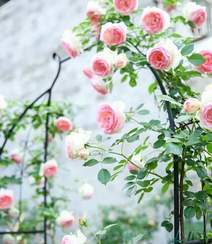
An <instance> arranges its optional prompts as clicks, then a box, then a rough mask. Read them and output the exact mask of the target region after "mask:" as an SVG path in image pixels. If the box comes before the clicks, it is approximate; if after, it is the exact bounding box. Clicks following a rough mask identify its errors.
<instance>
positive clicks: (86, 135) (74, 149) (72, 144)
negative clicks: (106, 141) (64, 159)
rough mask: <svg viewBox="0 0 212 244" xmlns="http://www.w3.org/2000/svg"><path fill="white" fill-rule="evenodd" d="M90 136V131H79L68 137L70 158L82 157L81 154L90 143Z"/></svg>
mask: <svg viewBox="0 0 212 244" xmlns="http://www.w3.org/2000/svg"><path fill="white" fill-rule="evenodd" d="M90 134H91V132H90V131H84V130H82V129H79V132H71V134H70V135H68V136H67V137H66V153H67V156H68V157H69V158H71V159H75V158H79V157H80V152H81V151H82V150H83V149H85V144H86V143H87V142H88V141H89V139H90Z"/></svg>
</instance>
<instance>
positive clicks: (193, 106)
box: [184, 98, 200, 114]
mask: <svg viewBox="0 0 212 244" xmlns="http://www.w3.org/2000/svg"><path fill="white" fill-rule="evenodd" d="M184 109H185V111H186V112H187V113H189V114H193V113H196V112H197V111H198V110H199V109H200V102H199V101H198V100H197V99H195V98H190V99H188V100H186V101H185V103H184Z"/></svg>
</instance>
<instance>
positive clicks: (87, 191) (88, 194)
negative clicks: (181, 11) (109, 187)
mask: <svg viewBox="0 0 212 244" xmlns="http://www.w3.org/2000/svg"><path fill="white" fill-rule="evenodd" d="M79 193H80V194H81V196H82V197H83V199H85V200H88V199H91V198H92V196H93V194H94V188H93V186H92V185H90V184H89V183H84V184H83V185H82V186H81V187H80V188H79Z"/></svg>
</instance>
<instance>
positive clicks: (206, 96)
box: [201, 83, 212, 107]
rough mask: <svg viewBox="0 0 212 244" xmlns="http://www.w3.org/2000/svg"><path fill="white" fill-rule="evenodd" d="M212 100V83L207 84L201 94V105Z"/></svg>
mask: <svg viewBox="0 0 212 244" xmlns="http://www.w3.org/2000/svg"><path fill="white" fill-rule="evenodd" d="M209 102H212V83H211V84H210V85H207V86H206V87H205V89H204V91H203V92H202V95H201V107H203V106H204V105H205V104H206V103H209Z"/></svg>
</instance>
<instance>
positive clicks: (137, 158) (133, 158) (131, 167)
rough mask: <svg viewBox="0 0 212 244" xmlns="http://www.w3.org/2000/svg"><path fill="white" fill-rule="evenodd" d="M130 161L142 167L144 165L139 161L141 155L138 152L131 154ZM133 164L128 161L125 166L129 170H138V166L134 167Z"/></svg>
mask: <svg viewBox="0 0 212 244" xmlns="http://www.w3.org/2000/svg"><path fill="white" fill-rule="evenodd" d="M130 161H131V162H133V163H134V164H135V165H137V166H138V167H140V168H143V167H144V163H143V162H142V161H141V156H140V155H139V154H137V155H133V157H132V159H131V160H130ZM135 165H133V164H131V163H130V162H128V164H127V168H128V169H129V170H136V171H139V168H138V167H136V166H135Z"/></svg>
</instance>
